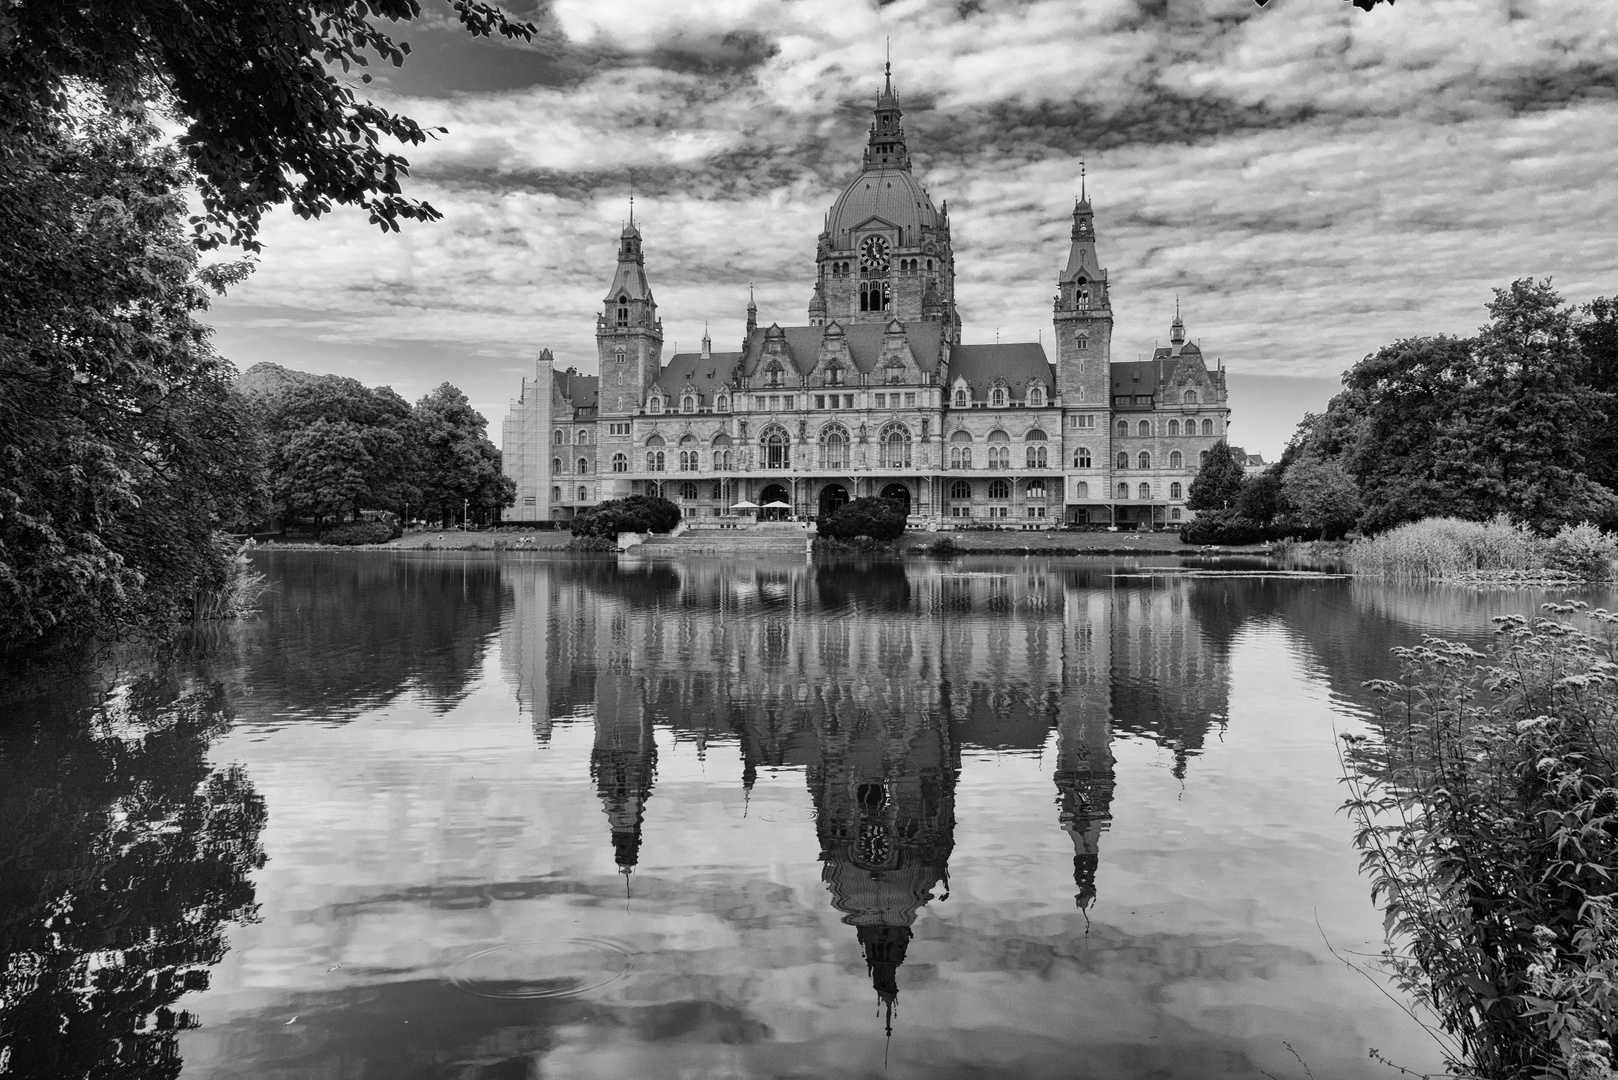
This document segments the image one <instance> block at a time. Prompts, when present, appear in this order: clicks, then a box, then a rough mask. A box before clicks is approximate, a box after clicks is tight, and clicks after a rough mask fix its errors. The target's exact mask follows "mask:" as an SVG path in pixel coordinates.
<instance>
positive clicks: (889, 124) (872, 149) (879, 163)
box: [865, 59, 910, 172]
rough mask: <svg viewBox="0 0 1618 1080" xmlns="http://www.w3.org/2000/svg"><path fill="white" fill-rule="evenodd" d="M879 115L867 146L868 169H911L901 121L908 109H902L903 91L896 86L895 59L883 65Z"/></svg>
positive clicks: (878, 96)
mask: <svg viewBox="0 0 1618 1080" xmlns="http://www.w3.org/2000/svg"><path fill="white" fill-rule="evenodd" d="M875 113H876V118H875V120H874V121H873V122H872V124H871V137H870V140H869V141H868V142H867V144H866V147H865V169H866V171H867V172H869V171H870V170H872V169H903V170H904V171H905V172H909V171H910V151H909V150H908V149H906V148H905V132H904V128H903V127H902V126H900V123H899V121H900V120H901V119H902V118H903V116H904V112H903V110H901V109H900V108H899V93H898V91H896V90H895V89H894V88H893V61H892V60H891V59H890V60H889V61H888V62H887V63H885V64H883V66H882V92H881V93H880V94H878V95H877V97H876V109H875Z"/></svg>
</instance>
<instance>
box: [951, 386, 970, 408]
mask: <svg viewBox="0 0 1618 1080" xmlns="http://www.w3.org/2000/svg"><path fill="white" fill-rule="evenodd" d="M971 403H972V398H971V395H969V394H968V393H967V392H966V391H965V390H964V389H963V390H957V391H955V407H956V408H957V409H964V408H966V407H967V406H969V405H970V404H971Z"/></svg>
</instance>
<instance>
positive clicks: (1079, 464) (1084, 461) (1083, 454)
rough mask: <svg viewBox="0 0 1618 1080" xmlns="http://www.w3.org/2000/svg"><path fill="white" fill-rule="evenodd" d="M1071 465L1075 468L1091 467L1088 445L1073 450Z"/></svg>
mask: <svg viewBox="0 0 1618 1080" xmlns="http://www.w3.org/2000/svg"><path fill="white" fill-rule="evenodd" d="M1073 467H1074V468H1075V469H1088V468H1092V465H1091V464H1090V448H1089V447H1088V446H1081V447H1079V448H1078V449H1076V450H1074V451H1073Z"/></svg>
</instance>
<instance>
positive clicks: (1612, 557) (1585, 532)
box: [1547, 521, 1618, 581]
mask: <svg viewBox="0 0 1618 1080" xmlns="http://www.w3.org/2000/svg"><path fill="white" fill-rule="evenodd" d="M1547 561H1548V562H1549V564H1550V566H1551V567H1552V568H1553V569H1557V570H1566V571H1568V572H1569V573H1571V574H1576V575H1577V576H1579V577H1581V578H1583V579H1585V580H1586V581H1606V580H1610V579H1611V578H1612V577H1613V563H1614V562H1615V561H1618V536H1614V535H1612V534H1611V533H1605V532H1602V531H1601V529H1600V528H1598V527H1597V526H1595V525H1592V524H1590V523H1589V522H1588V521H1585V522H1581V523H1580V524H1578V525H1563V526H1562V528H1561V531H1560V532H1558V533H1557V534H1556V535H1555V536H1553V537H1551V539H1550V542H1549V545H1548V549H1547Z"/></svg>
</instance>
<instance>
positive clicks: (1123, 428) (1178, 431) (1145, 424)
mask: <svg viewBox="0 0 1618 1080" xmlns="http://www.w3.org/2000/svg"><path fill="white" fill-rule="evenodd" d="M1114 430H1115V431H1116V432H1117V433H1118V434H1119V436H1126V435H1130V434H1134V435H1145V436H1150V435H1151V433H1152V422H1151V421H1150V420H1141V421H1138V422H1137V423H1136V424H1135V425H1134V427H1133V428H1131V427H1130V422H1129V421H1128V420H1120V421H1118V426H1117V427H1116V428H1115V429H1114ZM1196 433H1197V422H1196V421H1195V420H1187V421H1186V422H1185V423H1184V424H1183V425H1182V424H1181V423H1180V422H1179V421H1178V420H1170V421H1169V422H1168V431H1167V434H1169V435H1182V434H1184V435H1195V434H1196ZM1213 433H1214V422H1213V421H1212V420H1204V421H1203V422H1202V434H1204V435H1212V434H1213Z"/></svg>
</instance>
